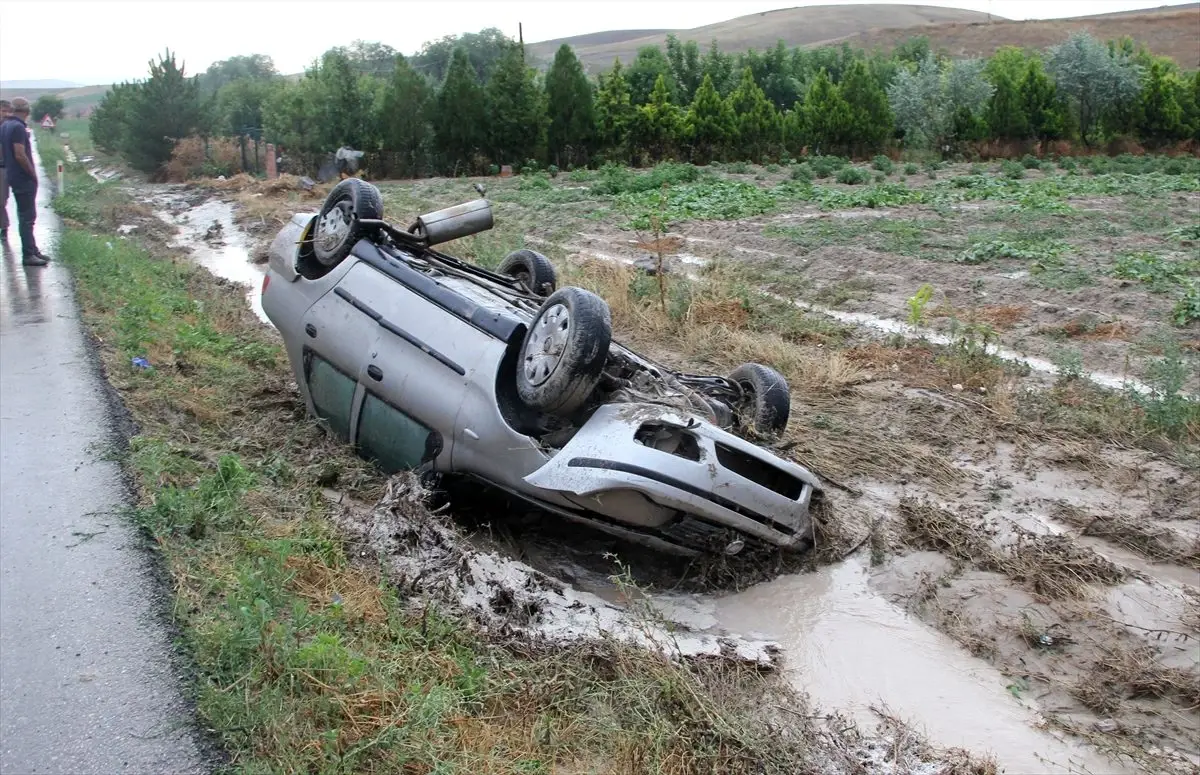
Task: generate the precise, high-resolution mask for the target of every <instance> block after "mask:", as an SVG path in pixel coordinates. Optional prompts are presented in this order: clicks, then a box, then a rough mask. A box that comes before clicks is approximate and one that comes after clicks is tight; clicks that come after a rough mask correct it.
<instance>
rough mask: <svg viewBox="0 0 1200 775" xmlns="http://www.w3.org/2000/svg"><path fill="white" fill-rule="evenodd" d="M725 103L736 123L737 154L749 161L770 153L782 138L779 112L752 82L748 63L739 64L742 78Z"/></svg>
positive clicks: (757, 159) (759, 159) (756, 160)
mask: <svg viewBox="0 0 1200 775" xmlns="http://www.w3.org/2000/svg"><path fill="white" fill-rule="evenodd" d="M729 107H730V110H731V112H732V113H733V116H734V121H735V123H736V126H737V132H736V139H735V144H736V147H737V153H738V155H739V156H740V157H741V158H743V159H748V160H750V161H753V162H761V161H762V160H763V159H764V158H766V157H767V156H768V155H773V154H774V153H775V152H776V150H777V149H778V147H779V145H780V142H781V141H782V139H783V136H782V126H781V125H780V123H779V114H778V113H777V112H776V111H775V106H774V105H772V104H771V101H770V100H768V99H767V95H766V94H764V93H763V90H762V89H761V88H759V86H758V84H757V83H755V82H754V74H753V73H752V72H751V70H750V68H749V67H744V68H742V79H741V81H740V82H739V83H738V87H737V88H736V89H734V90H733V92H732V93H731V94H730V95H729Z"/></svg>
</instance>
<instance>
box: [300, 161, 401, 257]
mask: <svg viewBox="0 0 1200 775" xmlns="http://www.w3.org/2000/svg"><path fill="white" fill-rule="evenodd" d="M335 211H338V212H339V213H340V218H341V221H342V225H340V226H339V227H337V228H331V226H332V224H333V223H334V221H335V219H336V215H335V216H334V217H333V218H329V217H328V216H330V215H331V214H332V213H334V212H335ZM380 218H383V198H382V197H381V196H380V195H379V189H377V188H375V186H372V185H371V184H370V183H368V182H367V181H365V180H361V179H360V178H346V179H345V180H343V181H342V182H341V183H338V184H337V185H336V186H334V187H333V190H332V191H330V192H329V196H327V197H325V204H324V205H323V206H322V207H321V213H320V215H318V216H317V223H316V226H315V227H314V228H313V237H312V239H313V255H314V256H316V258H317V261H318V262H320V264H321V265H322V266H327V267H334V266H337V265H338V264H340V263H341V262H342V259H344V258H345V257H346V256H348V255H350V251H351V250H352V249H353V248H354V245H355V243H356V242H358V240H359V238H360V237H361V234H360V233H359V232H360V227H359V221H361V220H378V219H380Z"/></svg>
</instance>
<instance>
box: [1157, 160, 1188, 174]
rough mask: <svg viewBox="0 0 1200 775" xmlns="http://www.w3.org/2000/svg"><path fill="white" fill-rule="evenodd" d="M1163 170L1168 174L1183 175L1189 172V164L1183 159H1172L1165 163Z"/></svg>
mask: <svg viewBox="0 0 1200 775" xmlns="http://www.w3.org/2000/svg"><path fill="white" fill-rule="evenodd" d="M1162 171H1163V172H1165V173H1166V174H1168V175H1182V174H1183V173H1185V172H1187V165H1186V164H1184V163H1183V160H1182V159H1171V160H1170V161H1168V162H1167V163H1166V164H1164V165H1163V168H1162Z"/></svg>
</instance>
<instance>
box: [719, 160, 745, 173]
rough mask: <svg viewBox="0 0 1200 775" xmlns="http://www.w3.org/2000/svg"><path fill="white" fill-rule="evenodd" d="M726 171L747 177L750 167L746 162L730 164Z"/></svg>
mask: <svg viewBox="0 0 1200 775" xmlns="http://www.w3.org/2000/svg"><path fill="white" fill-rule="evenodd" d="M725 171H726V172H732V173H733V174H734V175H747V174H749V173H750V165H749V164H748V163H746V162H744V161H735V162H730V163H729V164H727V165H726V166H725Z"/></svg>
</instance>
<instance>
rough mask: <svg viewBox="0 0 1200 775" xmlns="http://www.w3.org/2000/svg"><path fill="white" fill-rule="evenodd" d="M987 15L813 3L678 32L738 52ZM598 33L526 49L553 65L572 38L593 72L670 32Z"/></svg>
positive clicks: (921, 7)
mask: <svg viewBox="0 0 1200 775" xmlns="http://www.w3.org/2000/svg"><path fill="white" fill-rule="evenodd" d="M993 18H997V17H993ZM987 19H988V15H987V14H986V13H979V12H977V11H964V10H962V9H958V8H938V7H935V6H927V5H883V4H871V5H813V6H807V7H804V8H785V9H781V10H778V11H767V12H765V13H756V14H750V15H748V16H739V17H738V18H736V19H730V20H729V21H724V22H720V23H717V24H709V25H706V26H704V27H696V28H694V29H688V30H675V34H676V35H677V36H678V37H679V39H680V40H694V41H696V42H697V43H699V44H700V45H701V47H707V46H708V44H709V41H711V40H713V39H714V38H715V39H716V40H717V44H718V45H719V46H720V47H721V49H722V50H724V51H730V52H736V51H745V50H747V49H750V48H755V49H764V48H770V47H772V46H774V45H775V43H776V42H777V41H779V40H780V39H782V40H783V42H784V43H786V44H787V45H788V46H804V45H810V44H813V43H816V42H818V41H822V40H828V39H831V38H839V37H843V36H847V35H853V34H855V33H858V32H861V31H863V30H866V29H870V28H872V27H880V28H913V27H921V28H922V31H923V30H924V28H925V27H926V26H927V25H931V24H939V23H946V22H960V23H968V22H986V21H987ZM618 32H619V31H618ZM613 34H616V33H613ZM914 34H915V33H914ZM594 37H595V34H593V35H584V36H578V37H576V38H561V39H558V40H554V41H546V42H544V43H531V44H528V45H527V47H526V50H527V51H528V52H530V53H531V54H533V55H534V56H535V57H536V58H538V59H540V60H542V61H544V62H546V63H547V64H548V63H549V61H551V60H552V59H553V58H554V51H555V50H556V49H557V48H558V47H559V46H560V45H561V44H563V43H569V44H571V47H572V48H574V49H575V53H576V55H577V56H578V57H579V59H580V61H581V62H583V66H584V67H585V68H586V69H587V70H588V71H590V72H598V71H600V70H605V69H607V68H609V67H611V66H612V62H613V60H614V59H616V58H618V57H620V59H621V62H623V63H629V62H631V61H632V60H633V58H634V57H635V56H636V55H637V50H638V49H639V48H641V47H642V46H655V45H658V46H661V45H664V44H665V43H666V39H667V33H666V32H665V31H663V32H657V33H653V34H649V35H643V36H640V37H634V38H625V39H619V40H612V41H604V42H597V41H594V40H593V41H588V40H586V38H594Z"/></svg>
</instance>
